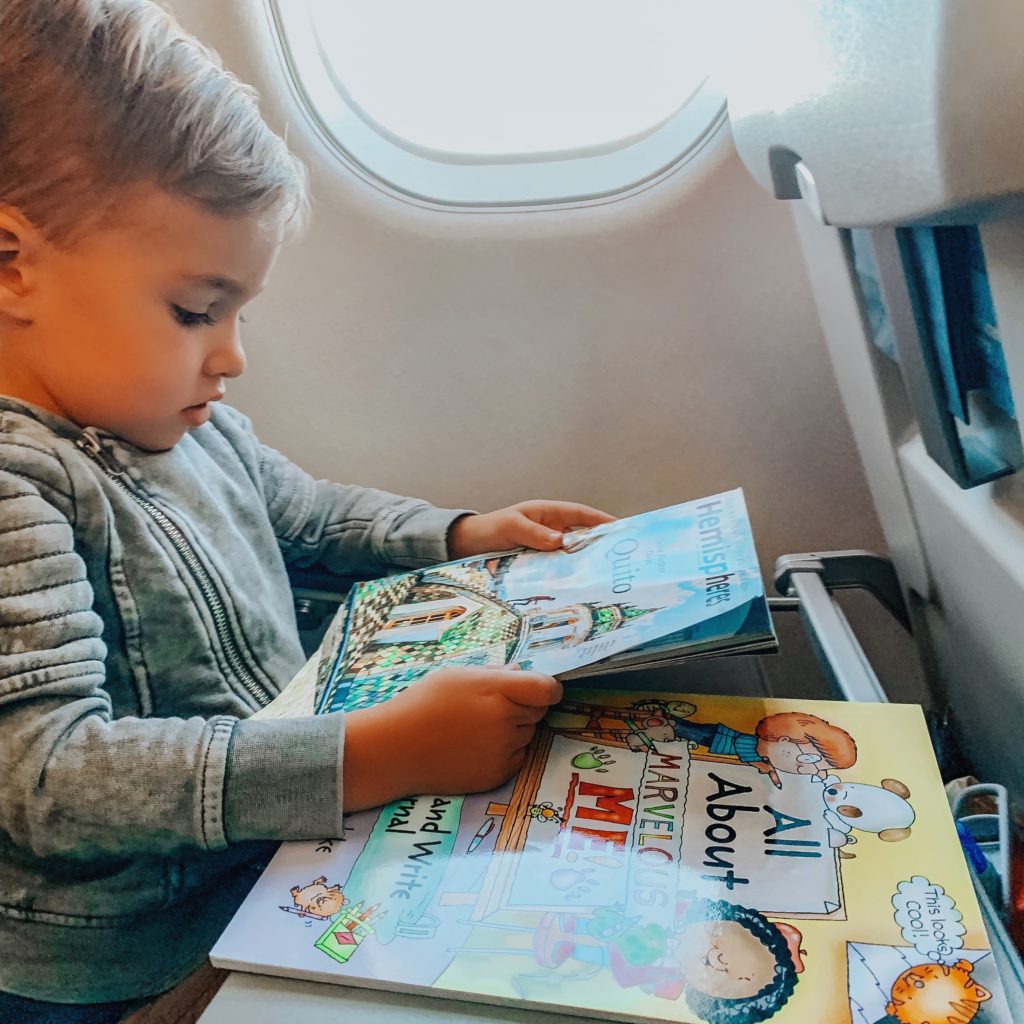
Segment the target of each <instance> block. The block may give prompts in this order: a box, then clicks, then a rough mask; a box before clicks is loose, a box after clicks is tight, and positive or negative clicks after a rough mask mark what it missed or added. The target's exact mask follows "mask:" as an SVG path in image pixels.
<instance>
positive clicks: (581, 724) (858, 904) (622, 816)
mask: <svg viewBox="0 0 1024 1024" xmlns="http://www.w3.org/2000/svg"><path fill="white" fill-rule="evenodd" d="M570 697H571V699H566V700H565V701H564V702H563V703H562V704H560V705H558V706H557V707H556V708H554V709H553V710H552V711H551V713H550V714H549V715H548V717H547V719H546V720H545V722H544V724H543V725H542V727H541V728H540V730H539V732H538V735H537V736H536V738H535V740H534V743H533V744H532V746H531V748H530V750H529V756H528V758H527V761H526V763H525V765H524V767H523V769H522V770H521V771H520V772H519V774H518V775H517V777H516V778H515V779H514V780H513V781H512V782H510V783H509V784H507V785H506V786H504V787H503V788H502V789H500V790H497V791H494V792H492V793H488V794H479V795H471V796H463V797H457V796H444V797H440V796H420V797H412V798H408V799H405V800H399V801H396V802H394V803H392V804H390V805H388V806H386V807H384V808H381V809H379V810H373V811H366V812H361V813H359V814H354V815H351V816H349V817H347V818H346V821H345V836H344V839H343V840H340V839H324V840H322V841H320V842H314V843H292V844H284V845H283V846H282V847H281V849H280V851H279V852H278V854H277V855H276V856H275V858H274V860H273V861H272V862H271V864H270V865H269V867H268V868H267V870H266V872H265V873H264V874H263V876H262V877H261V879H260V880H259V882H258V883H257V885H256V887H255V888H254V890H253V891H252V893H251V894H250V896H249V897H248V898H247V900H246V902H245V903H244V904H243V905H242V907H241V908H240V910H239V911H238V913H237V914H236V916H235V918H234V920H233V921H232V922H231V924H230V925H229V927H228V929H227V931H226V932H225V933H224V935H223V936H222V937H221V939H220V940H219V941H218V943H217V945H216V947H215V948H214V950H213V953H212V954H211V956H212V959H213V961H214V963H215V964H216V965H217V966H220V967H230V968H233V969H241V970H248V971H257V972H263V973H271V974H280V975H286V976H295V977H302V978H309V979H313V980H321V981H332V982H338V983H342V984H351V985H362V986H368V987H387V988H388V989H398V990H408V991H414V992H421V993H427V994H434V995H442V996H456V997H461V998H468V999H473V1000H480V1001H484V1002H492V1003H509V1004H511V1003H517V1004H519V1003H521V1002H522V1001H527V1002H531V1003H533V1004H535V1006H536V1007H537V1008H538V1009H548V1010H554V1011H559V1012H563V1013H565V1012H568V1013H574V1014H580V1015H585V1016H593V1017H597V1018H599V1019H607V1020H626V1021H675V1022H688V1024H756V1022H760V1021H768V1020H771V1021H775V1022H777V1024H798V1022H799V1024H807V1022H810V1021H813V1022H815V1024H938V1022H942V1024H970V1022H971V1021H974V1020H975V1018H977V1020H978V1024H981V1022H982V1021H983V1020H984V1012H985V1008H986V1006H987V1005H990V1001H991V1000H996V1001H997V1002H998V1001H1000V1000H1001V998H1002V997H1001V995H1000V992H999V990H998V980H997V978H996V974H995V967H994V965H993V961H992V957H991V956H990V954H989V947H988V942H987V939H986V937H985V932H984V929H983V925H982V920H981V915H980V911H979V909H978V906H977V903H976V901H975V898H974V892H973V889H972V886H971V881H970V878H969V875H968V872H967V868H966V864H965V861H964V858H963V855H962V853H961V849H960V846H959V842H958V839H957V836H956V831H955V828H954V826H953V822H952V819H951V815H950V812H949V808H948V805H947V803H946V798H945V794H944V791H943V787H942V783H941V779H940V777H939V773H938V770H937V767H936V765H935V761H934V757H933V756H932V752H931V746H930V742H929V739H928V734H927V729H926V726H925V723H924V719H923V716H922V714H921V712H920V709H919V708H917V707H915V706H909V705H867V704H865V705H855V704H847V703H839V702H817V701H785V700H758V699H751V698H725V697H705V696H694V695H683V694H664V693H644V694H637V693H627V692H623V691H608V690H597V691H586V692H584V691H582V690H581V691H574V692H573V693H572V694H571V695H570ZM442 727H443V724H442V725H439V728H442ZM991 1005H995V1004H991Z"/></svg>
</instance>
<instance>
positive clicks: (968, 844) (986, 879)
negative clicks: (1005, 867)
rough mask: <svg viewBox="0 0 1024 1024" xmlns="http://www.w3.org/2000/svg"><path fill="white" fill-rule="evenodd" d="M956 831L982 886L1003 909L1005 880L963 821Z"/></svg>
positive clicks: (997, 905) (959, 823)
mask: <svg viewBox="0 0 1024 1024" xmlns="http://www.w3.org/2000/svg"><path fill="white" fill-rule="evenodd" d="M956 831H957V835H958V836H959V837H960V845H961V846H962V847H963V850H964V855H965V856H966V857H967V862H968V863H969V864H970V865H971V867H972V868H974V873H975V874H976V875H977V876H978V881H979V882H981V887H982V888H983V889H984V890H985V892H987V893H988V895H989V898H990V899H991V900H992V902H993V903H994V904H995V905H996V907H997V908H998V909H1000V910H1002V907H1003V880H1002V879H1001V878H1000V877H999V872H998V871H997V870H996V868H995V865H994V864H993V863H992V861H990V860H989V859H988V857H986V856H985V851H984V850H983V849H982V848H981V847H980V846H979V845H978V840H977V839H975V838H974V836H973V835H972V834H971V830H970V829H969V828H968V827H967V826H966V825H965V824H964V823H963V822H962V821H958V822H957V823H956Z"/></svg>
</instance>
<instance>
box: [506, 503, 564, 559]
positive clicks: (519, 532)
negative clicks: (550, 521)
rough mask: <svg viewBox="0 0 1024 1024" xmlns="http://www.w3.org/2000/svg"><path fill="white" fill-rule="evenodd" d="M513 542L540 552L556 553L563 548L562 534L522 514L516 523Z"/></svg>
mask: <svg viewBox="0 0 1024 1024" xmlns="http://www.w3.org/2000/svg"><path fill="white" fill-rule="evenodd" d="M513 542H514V543H516V544H521V545H522V546H523V547H527V548H536V549H537V550H538V551H555V550H557V549H558V548H560V547H561V546H562V533H561V531H560V530H553V529H551V527H550V526H545V525H544V524H543V523H537V522H534V520H532V519H530V518H529V516H527V515H525V514H524V513H522V512H520V513H519V515H518V517H517V518H516V521H515V526H514V537H513Z"/></svg>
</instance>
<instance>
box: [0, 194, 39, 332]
mask: <svg viewBox="0 0 1024 1024" xmlns="http://www.w3.org/2000/svg"><path fill="white" fill-rule="evenodd" d="M40 241H41V236H40V234H39V232H38V230H37V229H36V228H34V227H33V226H32V225H31V224H30V223H29V222H28V221H27V220H26V219H25V218H24V217H23V216H22V215H21V214H20V213H19V212H18V211H17V210H14V209H12V208H11V207H9V206H0V316H4V315H6V316H7V317H10V318H11V319H13V320H16V321H19V322H20V323H31V321H32V317H31V315H30V313H29V307H30V305H31V300H32V296H33V293H34V291H35V284H36V263H37V257H38V250H39V248H40Z"/></svg>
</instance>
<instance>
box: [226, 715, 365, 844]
mask: <svg viewBox="0 0 1024 1024" xmlns="http://www.w3.org/2000/svg"><path fill="white" fill-rule="evenodd" d="M344 717H345V716H344V714H343V713H342V712H335V713H333V714H328V715H319V716H317V717H309V718H278V719H255V720H254V719H251V718H249V719H244V720H242V721H240V722H238V723H237V724H236V725H235V730H234V734H233V736H232V739H231V746H230V748H229V749H228V757H227V766H226V769H225V776H224V832H225V835H226V837H227V840H228V842H229V843H241V842H245V841H246V840H251V839H277V840H285V841H287V840H301V839H320V838H331V839H333V838H336V837H338V836H341V835H342V834H343V832H342V826H341V811H342V809H341V794H342V786H341V761H342V753H343V750H344V733H345V730H344V724H343V723H344Z"/></svg>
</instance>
